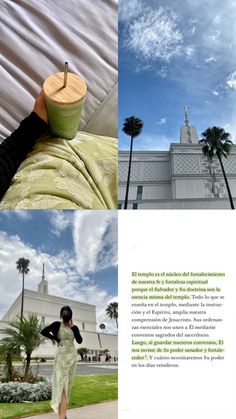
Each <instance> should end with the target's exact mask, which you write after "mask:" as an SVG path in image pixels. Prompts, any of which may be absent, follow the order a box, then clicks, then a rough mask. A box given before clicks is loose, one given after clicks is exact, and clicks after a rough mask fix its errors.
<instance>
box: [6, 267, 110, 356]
mask: <svg viewBox="0 0 236 419" xmlns="http://www.w3.org/2000/svg"><path fill="white" fill-rule="evenodd" d="M21 295H22V293H20V294H19V295H18V297H17V298H16V300H15V301H14V302H13V304H12V305H11V307H10V308H9V310H8V311H7V312H6V314H5V315H4V316H3V318H2V319H1V321H0V329H3V328H4V327H6V326H7V325H8V324H9V322H11V321H12V320H15V319H16V316H17V315H19V314H20V310H21ZM65 305H69V306H70V307H71V309H72V311H73V323H74V324H75V325H76V326H78V327H79V329H80V333H81V336H82V337H83V342H82V344H81V345H78V344H77V343H76V342H75V345H76V347H78V348H79V347H83V348H87V349H89V356H90V357H91V358H93V357H96V358H98V357H99V356H100V355H102V354H103V352H104V350H105V349H107V350H109V352H110V354H111V356H112V357H115V358H117V357H118V342H117V340H118V336H117V335H113V334H108V333H100V332H97V331H96V326H97V323H96V307H95V306H94V305H91V304H87V303H82V302H79V301H76V300H71V299H68V298H63V297H58V296H55V295H50V294H49V293H48V282H47V281H46V279H45V273H44V266H43V273H42V279H41V281H40V283H39V284H38V290H37V291H32V290H28V289H25V290H24V315H27V314H28V313H34V314H36V315H37V317H38V319H39V320H40V323H41V328H43V327H45V326H46V325H49V324H50V323H52V322H54V321H58V320H60V310H61V308H62V307H63V306H65ZM55 350H56V345H53V344H52V342H51V341H50V340H49V339H46V342H45V343H44V344H42V345H41V346H40V347H39V349H37V351H35V352H34V353H33V357H40V358H48V357H53V356H54V353H55Z"/></svg>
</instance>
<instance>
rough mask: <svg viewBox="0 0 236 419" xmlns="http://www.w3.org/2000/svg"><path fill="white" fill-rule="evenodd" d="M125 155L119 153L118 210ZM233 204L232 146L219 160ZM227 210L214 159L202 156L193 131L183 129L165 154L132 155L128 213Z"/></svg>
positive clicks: (235, 161) (235, 154)
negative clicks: (221, 159)
mask: <svg viewBox="0 0 236 419" xmlns="http://www.w3.org/2000/svg"><path fill="white" fill-rule="evenodd" d="M128 161H129V151H120V153H119V208H120V209H121V208H124V197H125V190H126V181H127V172H128ZM223 164H224V167H225V171H226V174H227V178H228V182H229V185H230V189H231V193H232V196H233V198H235V204H236V145H233V147H232V150H231V154H230V155H229V156H228V158H227V159H224V158H223ZM217 208H219V209H223V208H225V209H228V208H230V204H229V199H228V195H227V190H226V186H225V182H224V178H223V175H222V171H221V168H220V164H219V161H218V159H217V157H216V158H214V159H213V161H212V163H210V162H209V161H208V159H207V158H206V157H205V156H204V155H203V153H202V146H201V145H199V144H198V138H197V132H196V129H195V128H194V127H190V126H183V127H181V132H180V143H174V144H171V145H170V150H169V151H133V157H132V166H131V181H130V187H129V202H128V209H217Z"/></svg>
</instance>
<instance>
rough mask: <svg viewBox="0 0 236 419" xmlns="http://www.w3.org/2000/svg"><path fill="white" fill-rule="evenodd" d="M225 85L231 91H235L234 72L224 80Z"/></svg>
mask: <svg viewBox="0 0 236 419" xmlns="http://www.w3.org/2000/svg"><path fill="white" fill-rule="evenodd" d="M226 84H227V85H228V86H229V87H230V88H231V89H233V90H236V71H234V72H233V73H231V74H230V75H229V76H228V77H227V80H226Z"/></svg>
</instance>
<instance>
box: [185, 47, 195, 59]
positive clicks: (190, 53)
mask: <svg viewBox="0 0 236 419" xmlns="http://www.w3.org/2000/svg"><path fill="white" fill-rule="evenodd" d="M194 52H195V49H194V47H193V46H188V47H186V48H185V54H186V55H187V58H191V57H192V56H193V55H194Z"/></svg>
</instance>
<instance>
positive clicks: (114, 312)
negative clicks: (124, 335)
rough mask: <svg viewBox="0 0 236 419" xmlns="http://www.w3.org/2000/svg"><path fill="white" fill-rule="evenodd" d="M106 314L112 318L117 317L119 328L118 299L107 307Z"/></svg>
mask: <svg viewBox="0 0 236 419" xmlns="http://www.w3.org/2000/svg"><path fill="white" fill-rule="evenodd" d="M106 315H107V316H108V317H109V318H110V319H115V321H116V326H117V329H118V320H117V319H118V303H117V302H116V301H114V302H113V303H110V304H109V305H108V306H107V308H106Z"/></svg>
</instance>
